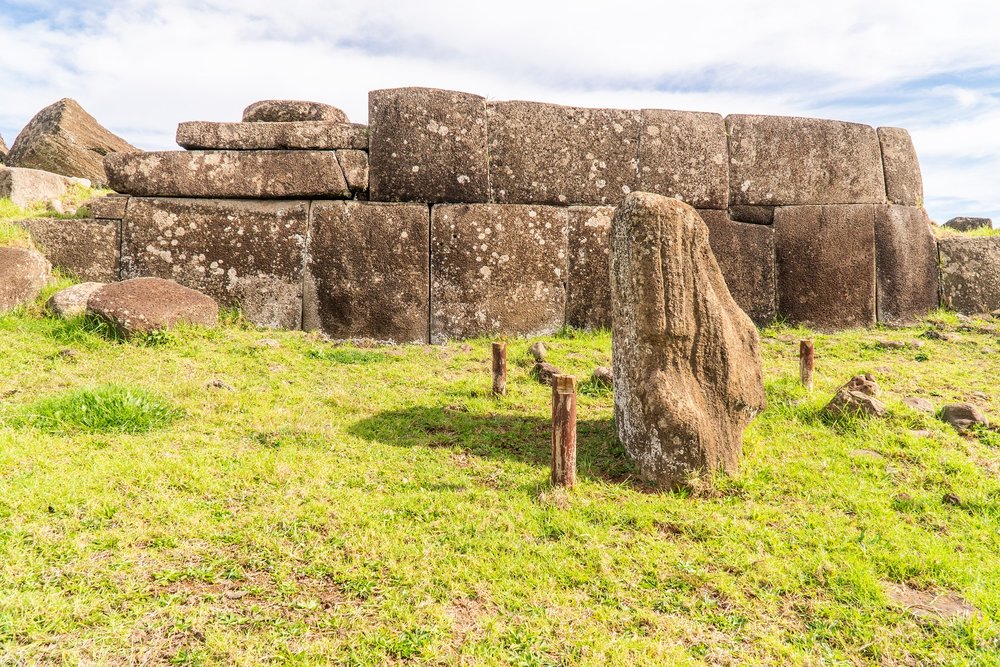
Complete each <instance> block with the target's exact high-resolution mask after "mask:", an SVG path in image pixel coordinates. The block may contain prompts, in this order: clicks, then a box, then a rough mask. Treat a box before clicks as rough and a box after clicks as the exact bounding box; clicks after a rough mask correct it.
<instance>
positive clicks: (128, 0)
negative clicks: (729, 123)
mask: <svg viewBox="0 0 1000 667" xmlns="http://www.w3.org/2000/svg"><path fill="white" fill-rule="evenodd" d="M0 10H2V11H0V45H2V46H0V134H2V135H3V136H4V138H5V139H6V140H7V143H8V144H10V143H11V142H12V141H13V139H14V137H15V135H16V134H17V132H18V131H19V130H20V128H21V127H23V126H24V125H25V124H26V123H27V122H28V120H30V118H31V117H32V116H33V115H34V114H35V113H36V112H37V111H38V110H39V109H41V108H42V107H44V106H46V105H48V104H50V103H52V102H54V101H56V100H57V99H59V98H62V97H73V98H75V99H77V100H78V101H79V102H80V103H81V104H82V105H83V106H84V108H86V109H87V110H88V111H90V112H91V113H92V114H93V115H94V116H96V117H97V118H98V120H100V121H101V122H102V123H103V124H104V125H106V126H107V127H109V128H110V129H112V130H113V131H115V132H116V133H118V134H120V135H122V136H123V137H125V138H126V139H127V140H129V141H131V142H132V143H133V144H135V145H137V146H139V147H141V148H145V149H163V148H171V147H174V146H173V134H174V130H175V128H176V124H177V123H178V122H180V121H184V120H220V121H221V120H239V117H240V113H241V111H242V109H243V107H245V106H246V105H247V104H248V103H250V102H252V101H254V100H257V99H264V98H295V99H311V100H317V101H323V102H329V103H332V104H335V105H337V106H339V107H341V108H343V109H344V110H345V111H347V113H348V115H349V116H350V117H351V119H352V120H354V121H357V122H364V121H365V120H366V116H367V91H368V90H370V89H374V88H384V87H393V86H410V85H419V86H433V87H440V88H450V89H456V90H464V91H468V92H474V93H479V94H481V95H485V96H487V97H489V98H492V99H531V100H539V101H550V102H560V103H565V104H574V105H580V106H607V107H624V108H641V107H658V108H668V109H690V110H699V111H716V112H720V113H723V114H727V113H771V114H788V115H805V116H817V117H822V118H836V119H840V120H850V121H855V122H862V123H868V124H871V125H893V126H899V127H905V128H907V129H909V130H910V132H911V134H912V135H913V139H914V143H915V144H916V147H917V152H918V154H919V156H920V159H921V164H922V167H923V172H924V185H925V192H926V197H927V208H928V210H929V211H930V213H931V217H933V218H934V219H936V220H938V221H940V222H943V221H945V220H947V219H948V218H950V217H952V216H953V215H959V214H966V215H988V216H991V217H995V218H997V219H998V220H1000V186H998V184H997V181H1000V45H998V44H1000V42H998V38H997V34H998V33H1000V2H994V1H991V0H950V1H948V2H945V1H944V0H935V1H933V2H931V1H927V0H840V1H838V0H827V1H826V2H822V3H819V2H806V1H802V0H787V1H781V2H779V1H776V0H736V1H730V0H715V1H714V2H697V3H682V2H671V1H670V0H646V1H638V0H614V1H613V2H612V1H601V2H598V1H589V0H575V1H561V0H560V1H550V0H530V1H523V0H506V1H504V2H477V1H476V0H420V1H417V0H365V1H358V0H353V1H352V2H341V1H340V0H327V1H320V0H280V2H274V1H273V0H240V1H238V2H237V1H225V0H170V1H169V2H168V1H167V0H122V1H120V2H101V1H99V0H88V2H78V1H77V0H53V1H49V0H40V1H36V2H29V1H26V0H0Z"/></svg>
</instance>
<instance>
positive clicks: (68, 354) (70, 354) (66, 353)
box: [56, 347, 80, 361]
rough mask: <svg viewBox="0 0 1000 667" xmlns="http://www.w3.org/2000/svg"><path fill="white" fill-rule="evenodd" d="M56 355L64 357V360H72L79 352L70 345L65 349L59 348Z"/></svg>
mask: <svg viewBox="0 0 1000 667" xmlns="http://www.w3.org/2000/svg"><path fill="white" fill-rule="evenodd" d="M56 356H58V357H59V358H60V359H65V360H66V361H74V360H75V359H76V358H77V357H79V356H80V353H79V352H77V351H76V350H74V349H73V348H71V347H67V348H65V349H62V350H59V352H58V353H57V354H56Z"/></svg>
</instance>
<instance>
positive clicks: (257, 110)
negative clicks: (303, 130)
mask: <svg viewBox="0 0 1000 667" xmlns="http://www.w3.org/2000/svg"><path fill="white" fill-rule="evenodd" d="M297 121H326V122H332V123H347V122H348V120H347V114H345V113H344V112H343V111H341V110H340V109H338V108H337V107H334V106H330V105H329V104H322V103H320V102H306V101H303V100H261V101H260V102H254V103H253V104H251V105H250V106H248V107H247V108H246V109H244V110H243V122H244V123H294V122H297Z"/></svg>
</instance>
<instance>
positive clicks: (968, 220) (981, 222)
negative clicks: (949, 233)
mask: <svg viewBox="0 0 1000 667" xmlns="http://www.w3.org/2000/svg"><path fill="white" fill-rule="evenodd" d="M942 226H943V227H947V228H948V229H954V230H955V231H956V232H971V231H972V230H974V229H989V228H991V227H992V226H993V220H992V219H991V218H972V217H969V216H959V217H957V218H952V219H951V220H949V221H948V222H946V223H944V225H942Z"/></svg>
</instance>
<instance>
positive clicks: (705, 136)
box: [638, 109, 729, 209]
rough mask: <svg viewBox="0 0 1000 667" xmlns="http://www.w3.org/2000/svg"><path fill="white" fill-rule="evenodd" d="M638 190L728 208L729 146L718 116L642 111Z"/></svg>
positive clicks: (688, 201) (706, 205)
mask: <svg viewBox="0 0 1000 667" xmlns="http://www.w3.org/2000/svg"><path fill="white" fill-rule="evenodd" d="M638 184H639V187H638V189H640V190H643V191H644V192H655V193H657V194H661V195H666V196H668V197H674V198H675V199H680V200H681V201H683V202H686V203H688V204H690V205H691V206H694V207H695V208H712V209H724V208H726V207H727V206H728V205H729V145H728V139H727V137H726V124H725V122H724V121H723V120H722V116H720V115H719V114H716V113H700V112H694V111H668V110H665V109H643V110H642V126H641V131H640V134H639V182H638Z"/></svg>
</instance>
